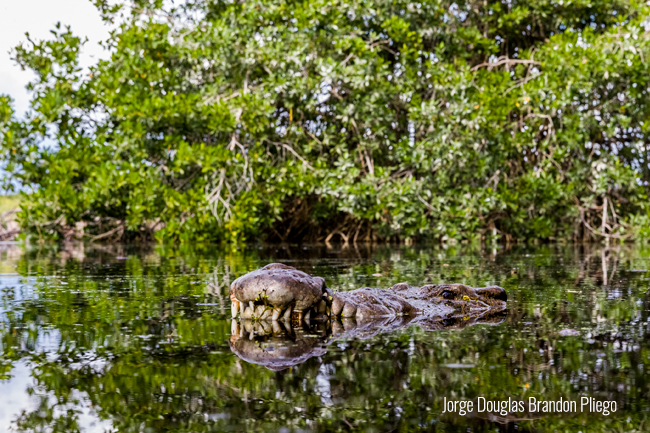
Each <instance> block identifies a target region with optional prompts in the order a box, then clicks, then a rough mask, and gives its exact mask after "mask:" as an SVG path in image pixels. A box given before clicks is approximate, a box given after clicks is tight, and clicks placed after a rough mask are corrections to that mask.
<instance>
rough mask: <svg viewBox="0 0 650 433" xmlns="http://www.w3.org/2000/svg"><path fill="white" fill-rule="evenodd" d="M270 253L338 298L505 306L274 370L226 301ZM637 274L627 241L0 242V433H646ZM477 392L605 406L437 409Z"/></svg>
mask: <svg viewBox="0 0 650 433" xmlns="http://www.w3.org/2000/svg"><path fill="white" fill-rule="evenodd" d="M277 261H279V262H283V263H287V264H290V265H293V266H295V267H297V268H299V269H302V270H305V271H307V272H309V273H311V274H314V275H320V276H323V277H325V279H326V280H327V283H328V285H329V286H330V287H332V288H334V289H338V290H349V289H353V288H356V287H361V286H370V287H388V286H390V285H392V284H394V283H397V282H400V281H406V282H409V283H411V284H417V285H422V284H424V283H440V282H464V283H467V284H470V285H474V286H485V285H491V284H497V285H500V286H502V287H505V288H506V290H507V291H508V296H509V300H508V313H507V316H506V317H505V320H503V321H502V322H501V323H493V324H476V325H474V326H465V327H463V326H453V327H451V328H448V329H441V330H438V331H429V332H426V331H424V330H422V329H420V328H417V327H411V328H407V329H401V330H397V331H395V332H391V333H384V334H379V335H375V336H372V337H369V338H365V339H362V338H350V339H342V340H341V339H339V340H337V339H330V340H327V338H326V334H327V333H326V332H325V334H323V333H322V331H320V330H318V329H313V330H307V331H306V332H303V334H302V336H303V337H304V338H322V340H321V342H320V343H319V344H317V345H316V346H315V347H314V348H313V351H312V352H309V353H310V354H311V355H312V356H305V357H304V359H301V360H300V361H301V362H298V363H296V365H294V366H292V367H290V368H286V369H284V370H280V371H274V370H272V369H269V368H266V367H265V366H263V365H258V364H253V363H249V362H246V361H245V360H243V359H241V358H239V357H238V356H236V355H235V354H234V353H233V352H232V351H231V349H230V339H231V321H230V311H229V309H230V302H229V300H228V297H227V294H228V286H229V284H230V282H231V281H232V280H233V279H234V278H236V277H238V276H240V275H242V274H244V273H246V272H248V271H250V270H253V269H256V268H258V267H261V266H263V265H265V264H267V263H270V262H277ZM649 267H650V250H646V249H640V248H636V247H630V246H620V247H615V248H609V249H606V248H604V247H595V246H591V247H584V246H579V247H578V246H572V247H539V248H531V247H526V248H524V247H516V248H510V249H505V248H503V247H500V248H498V249H497V248H495V249H492V248H489V249H484V250H481V249H480V248H478V249H471V248H448V249H444V248H441V247H427V248H425V247H414V248H410V247H401V248H400V247H368V246H363V247H358V248H354V247H352V246H350V247H347V248H343V247H340V246H339V247H335V248H329V249H328V248H325V247H293V248H289V247H286V248H283V247H278V246H265V247H261V248H258V247H247V248H245V249H232V250H227V249H220V248H217V247H196V246H190V247H181V248H178V249H174V248H167V247H152V248H136V247H131V248H127V247H116V246H109V247H93V248H90V247H88V246H86V248H85V249H84V248H83V247H81V246H76V247H68V248H54V247H50V248H42V249H40V250H39V249H30V250H28V251H23V250H21V249H19V248H16V247H14V246H0V290H1V292H0V295H1V296H2V300H1V302H0V308H1V313H0V314H1V321H0V335H1V346H0V350H1V355H0V431H11V430H18V431H62V432H73V431H85V432H104V431H120V432H157V431H174V432H177V431H178V432H203V431H241V430H263V431H278V430H280V431H330V430H342V431H347V430H350V429H354V430H365V431H421V430H422V431H459V432H460V431H462V432H467V431H472V432H483V431H490V432H495V431H571V432H577V431H627V432H629V431H645V429H646V426H647V425H648V420H647V418H648V410H649V408H650V404H649V402H648V397H649V394H650V380H649V379H648V375H647V374H646V371H645V370H646V368H647V367H646V366H650V338H648V337H649V335H648V329H649V326H650V322H649V320H650V315H649V314H648V309H649V307H650V298H649V297H648V294H647V291H648V281H649V278H650V273H649V272H648V269H649ZM379 274H381V276H379ZM319 332H320V334H319ZM310 333H311V334H310ZM255 341H257V340H255ZM259 344H260V347H262V346H263V345H264V344H266V343H264V342H262V341H260V342H259ZM479 397H483V398H485V399H486V400H489V401H494V400H497V401H502V400H508V398H510V399H511V400H515V401H528V398H529V397H535V398H537V399H539V400H559V399H560V398H562V399H564V400H570V401H577V402H578V408H580V399H581V397H592V398H595V399H597V400H603V401H615V402H616V404H617V410H616V412H614V413H611V414H610V415H608V416H605V415H603V414H600V413H589V412H584V411H583V412H581V411H578V412H577V413H534V412H533V413H531V412H528V411H526V412H517V413H514V412H511V413H506V414H505V415H500V414H495V413H492V414H490V413H485V412H483V413H478V412H474V413H473V414H467V415H465V416H461V415H459V414H449V413H446V414H443V413H442V411H443V402H444V399H445V398H446V399H448V400H473V401H474V402H475V404H476V402H477V401H478V399H479Z"/></svg>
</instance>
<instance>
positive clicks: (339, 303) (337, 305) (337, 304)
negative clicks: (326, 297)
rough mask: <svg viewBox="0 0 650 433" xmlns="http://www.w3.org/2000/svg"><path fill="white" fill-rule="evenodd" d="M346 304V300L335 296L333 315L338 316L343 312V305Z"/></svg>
mask: <svg viewBox="0 0 650 433" xmlns="http://www.w3.org/2000/svg"><path fill="white" fill-rule="evenodd" d="M344 306H345V302H343V300H342V299H341V298H339V297H338V296H334V300H333V301H332V315H333V316H338V315H339V314H341V311H343V307H344Z"/></svg>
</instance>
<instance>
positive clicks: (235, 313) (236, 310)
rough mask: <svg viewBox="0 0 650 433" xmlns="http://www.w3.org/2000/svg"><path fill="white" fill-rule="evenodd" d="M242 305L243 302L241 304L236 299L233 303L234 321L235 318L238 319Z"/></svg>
mask: <svg viewBox="0 0 650 433" xmlns="http://www.w3.org/2000/svg"><path fill="white" fill-rule="evenodd" d="M240 304H241V302H239V301H238V300H236V299H235V300H233V301H232V309H231V313H232V318H233V319H234V318H235V317H237V313H238V312H239V305H240Z"/></svg>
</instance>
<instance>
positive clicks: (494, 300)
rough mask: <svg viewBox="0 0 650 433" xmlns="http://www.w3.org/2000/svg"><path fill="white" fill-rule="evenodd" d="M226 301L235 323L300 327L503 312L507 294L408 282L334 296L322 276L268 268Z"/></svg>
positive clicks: (242, 282)
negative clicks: (278, 323) (332, 321)
mask: <svg viewBox="0 0 650 433" xmlns="http://www.w3.org/2000/svg"><path fill="white" fill-rule="evenodd" d="M230 299H231V301H232V316H233V318H236V317H237V315H238V314H239V316H240V318H241V319H243V320H256V321H271V322H276V321H279V320H282V321H285V322H291V323H294V324H296V323H297V324H300V323H302V322H303V321H306V322H309V321H310V320H316V321H326V320H329V319H332V318H336V317H341V318H346V319H349V318H354V319H355V320H356V321H359V322H364V321H369V320H374V319H377V318H382V317H395V316H408V317H411V316H427V317H451V316H453V315H454V314H458V313H460V314H463V315H468V314H469V315H472V316H479V315H484V314H486V313H487V312H489V311H498V310H503V309H505V303H506V300H507V295H506V292H505V290H504V289H503V288H501V287H498V286H490V287H483V288H474V287H470V286H466V285H463V284H442V285H440V284H429V285H425V286H421V287H414V286H410V285H408V284H406V283H399V284H396V285H394V286H393V287H391V288H389V289H386V290H385V289H373V288H367V287H363V288H360V289H356V290H352V291H349V292H339V293H334V292H333V291H332V290H331V289H329V288H328V287H327V286H326V284H325V280H324V279H323V278H321V277H312V276H310V275H308V274H306V273H304V272H302V271H299V270H297V269H295V268H293V267H291V266H287V265H284V264H281V263H272V264H270V265H267V266H264V267H263V268H261V269H258V270H256V271H253V272H250V273H248V274H246V275H243V276H241V277H239V278H237V279H236V280H235V281H234V282H233V283H232V285H231V286H230Z"/></svg>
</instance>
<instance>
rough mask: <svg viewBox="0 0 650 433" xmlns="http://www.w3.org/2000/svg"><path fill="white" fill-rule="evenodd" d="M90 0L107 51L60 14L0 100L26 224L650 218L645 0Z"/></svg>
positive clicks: (369, 232)
mask: <svg viewBox="0 0 650 433" xmlns="http://www.w3.org/2000/svg"><path fill="white" fill-rule="evenodd" d="M95 3H96V4H97V6H98V7H99V9H100V10H101V11H102V14H103V16H104V19H105V20H106V21H107V22H118V23H120V24H119V26H118V27H117V29H116V30H115V31H114V32H113V33H112V34H111V37H110V38H109V40H108V41H106V42H105V46H106V48H107V49H108V50H109V51H110V53H111V56H110V59H109V60H106V61H98V62H97V64H96V65H95V66H93V67H92V68H91V69H90V71H89V72H88V71H85V70H82V68H80V67H79V66H78V57H79V52H80V50H81V49H82V47H83V43H84V42H83V40H81V39H80V38H79V37H77V36H74V35H73V34H72V33H71V31H70V30H69V29H66V28H61V27H57V29H56V30H55V31H53V35H54V37H53V39H52V40H49V41H32V40H29V42H28V43H25V44H23V45H21V46H19V47H17V49H16V51H15V58H16V60H17V61H18V63H19V64H20V65H21V66H22V67H24V68H26V69H31V70H33V71H35V72H36V74H37V78H36V80H35V81H34V82H33V83H32V84H31V85H30V89H31V90H32V92H33V100H32V110H31V111H30V113H29V114H28V115H27V118H26V119H25V120H24V121H22V120H20V119H17V118H16V117H15V116H14V115H13V113H12V110H11V107H10V105H11V102H10V99H9V98H7V97H5V98H3V99H1V100H0V143H1V145H2V148H3V152H2V158H3V160H4V163H5V164H7V168H8V170H10V172H11V175H12V180H13V182H16V181H18V182H19V183H20V184H22V185H23V187H24V188H25V191H26V192H25V196H26V197H25V198H26V199H25V200H24V202H23V204H22V212H21V214H20V218H21V222H22V225H23V227H24V229H25V230H26V233H28V234H29V235H35V236H37V237H41V238H59V239H70V238H74V237H78V238H79V237H86V238H91V239H95V240H101V239H104V240H108V239H136V238H140V239H150V238H153V237H157V238H159V239H177V240H193V241H196V240H202V239H203V240H236V239H266V240H283V241H284V240H323V239H327V240H330V239H333V238H335V239H339V238H341V239H343V240H346V241H347V240H349V241H353V240H355V241H356V240H377V239H384V240H410V239H419V240H425V239H438V240H458V239H476V238H478V237H481V236H485V235H493V234H498V235H501V236H505V237H506V238H507V239H512V238H525V237H535V238H545V239H553V238H563V239H570V238H574V239H579V238H595V239H601V238H607V239H609V238H615V239H627V238H643V237H646V236H647V235H648V234H650V217H649V216H648V211H649V210H650V209H649V205H648V200H647V193H648V188H649V186H648V181H649V180H650V168H648V167H649V165H648V164H649V162H650V159H649V158H650V145H649V143H648V129H649V128H650V123H648V120H647V119H648V118H650V116H649V114H650V107H649V105H648V89H649V82H648V79H649V77H650V70H649V66H648V61H649V59H650V38H649V35H650V33H649V32H648V30H650V21H648V17H649V11H650V8H648V7H647V6H646V5H645V3H643V2H640V1H637V0H614V1H612V0H596V1H591V0H589V1H587V0H577V1H573V2H570V3H568V2H567V3H566V4H565V3H563V2H551V1H530V0H517V1H507V2H506V1H503V2H501V1H494V0H490V1H485V2H476V1H460V2H459V1H453V2H452V1H450V0H427V1H424V2H420V3H411V2H408V1H404V0H394V1H393V0H391V1H388V0H359V1H347V0H346V1H338V0H335V1H323V0H316V1H309V2H294V1H291V2H287V1H275V0H258V1H249V2H225V1H217V0H194V1H187V2H184V3H182V4H181V5H176V6H173V7H171V8H170V7H166V6H163V2H162V1H144V0H134V1H133V2H131V3H128V4H126V3H125V4H118V5H117V6H111V5H109V4H108V3H107V2H106V1H103V0H95ZM165 4H166V3H165ZM46 138H49V139H51V140H50V141H48V140H46ZM52 140H53V141H52ZM50 142H54V143H55V145H51V146H46V145H45V144H44V143H50Z"/></svg>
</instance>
